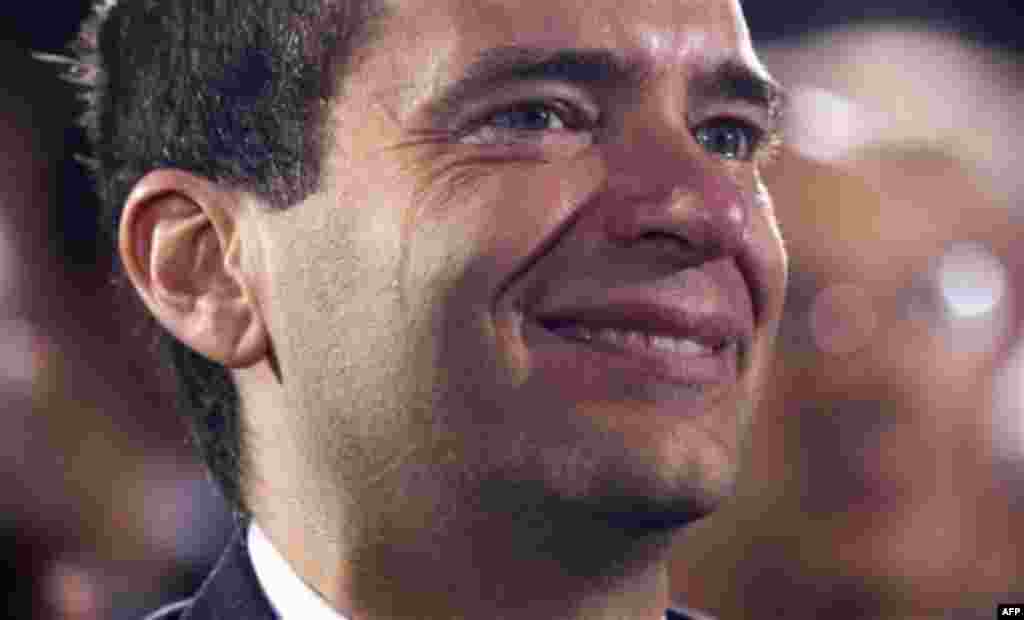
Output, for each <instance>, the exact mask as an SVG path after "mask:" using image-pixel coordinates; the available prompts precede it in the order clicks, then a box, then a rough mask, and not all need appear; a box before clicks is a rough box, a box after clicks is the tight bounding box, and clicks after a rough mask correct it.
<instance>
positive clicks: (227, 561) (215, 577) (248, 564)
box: [146, 527, 702, 620]
mask: <svg viewBox="0 0 1024 620" xmlns="http://www.w3.org/2000/svg"><path fill="white" fill-rule="evenodd" d="M245 534H246V530H245V528H244V527H240V528H238V531H236V532H235V535H234V537H233V538H232V540H231V542H230V543H228V546H227V549H225V551H224V555H222V556H221V558H220V560H219V561H218V562H217V565H216V566H215V567H214V569H213V571H212V572H211V573H210V576H209V577H207V578H206V581H205V582H203V585H202V586H201V587H200V588H199V592H197V593H196V595H195V596H194V597H193V598H191V599H188V600H184V601H180V602H178V603H174V604H173V605H168V606H166V607H163V608H162V609H159V610H157V611H156V612H154V613H153V614H151V615H149V616H148V617H147V618H146V620H278V617H277V616H276V615H275V614H274V610H273V608H272V607H271V606H270V601H268V600H267V597H266V596H265V595H264V594H263V588H262V587H261V586H260V583H259V581H258V580H257V578H256V573H255V572H254V571H253V568H252V561H251V560H250V559H249V547H248V543H247V537H246V535H245ZM701 619H702V617H701V616H700V615H694V614H691V613H690V612H688V611H682V610H678V609H668V610H666V611H665V620H701ZM289 620H301V619H300V618H294V619H293V618H289Z"/></svg>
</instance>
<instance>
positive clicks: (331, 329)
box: [243, 0, 785, 525]
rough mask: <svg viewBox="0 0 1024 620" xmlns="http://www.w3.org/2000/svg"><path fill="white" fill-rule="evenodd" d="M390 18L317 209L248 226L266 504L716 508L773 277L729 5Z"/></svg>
mask: <svg viewBox="0 0 1024 620" xmlns="http://www.w3.org/2000/svg"><path fill="white" fill-rule="evenodd" d="M400 5H401V6H399V7H396V8H395V10H394V14H393V15H392V16H389V17H388V18H387V22H386V25H385V26H384V29H383V32H382V34H381V38H380V39H379V40H377V41H375V42H374V43H372V44H371V45H370V47H369V49H368V50H367V51H366V56H365V61H364V62H363V63H362V64H360V65H359V69H358V70H357V71H356V72H355V74H354V75H353V76H351V77H350V78H347V79H346V82H345V86H344V91H345V92H344V93H343V95H342V96H340V97H339V98H338V99H337V100H335V101H332V102H331V106H332V107H331V118H330V119H329V121H328V128H329V130H330V132H331V135H332V137H331V142H330V147H329V149H328V156H327V159H326V162H325V170H324V178H323V183H322V188H321V191H320V192H319V193H317V194H316V195H313V196H311V197H310V198H309V199H307V200H305V201H304V202H302V203H300V204H298V205H296V206H294V207H293V208H291V209H289V210H287V211H285V212H283V213H269V212H267V213H262V214H260V215H259V216H258V217H257V218H256V220H255V222H254V223H252V224H250V225H249V228H248V230H247V231H246V234H248V235H252V236H253V238H256V237H258V238H259V239H260V244H261V248H262V249H261V251H260V252H259V253H255V254H250V255H249V256H248V257H247V260H249V261H250V263H251V264H252V265H257V266H258V267H259V269H257V271H259V272H261V273H263V274H264V277H262V278H261V279H260V282H259V283H258V291H259V296H260V305H261V307H262V309H263V312H264V315H265V317H266V323H267V326H268V330H269V333H270V337H271V340H272V347H273V350H274V354H275V356H276V358H277V361H278V363H279V365H280V371H281V377H282V380H283V386H284V402H285V405H284V406H283V407H280V408H279V409H280V410H281V411H280V413H281V414H283V415H278V414H277V413H270V412H265V411H263V410H261V409H260V404H259V403H255V404H254V405H253V407H252V410H251V412H250V413H249V415H250V416H251V418H252V426H253V429H254V430H253V432H254V433H255V442H256V443H257V444H260V443H263V444H264V445H268V446H274V447H275V448H276V450H268V451H266V454H262V455H261V456H259V457H257V459H256V461H257V462H258V463H260V466H259V467H260V469H261V472H260V473H261V474H262V477H264V478H266V479H268V480H270V479H276V480H278V481H280V480H281V478H282V477H284V478H289V481H288V486H289V488H288V489H282V488H280V482H278V483H275V482H269V483H268V484H269V485H270V486H271V487H274V488H272V489H270V490H269V492H272V493H275V494H278V495H277V496H278V497H280V494H281V493H285V494H287V495H288V496H289V497H294V498H296V501H299V502H309V501H316V502H320V503H321V504H328V503H330V500H328V499H327V498H335V497H337V498H340V497H348V498H349V499H354V500H357V501H358V502H359V505H360V506H362V507H363V508H364V509H366V510H373V511H376V516H375V518H377V519H379V518H380V516H381V514H382V513H388V514H391V515H392V516H395V515H399V514H400V515H402V516H401V517H397V516H396V517H395V518H401V519H405V520H407V521H408V520H410V519H412V520H415V519H417V518H419V517H418V516H417V515H418V514H419V513H418V512H417V509H416V503H417V501H418V498H420V497H440V496H444V497H446V498H449V499H450V498H451V497H452V496H451V495H446V493H448V492H451V493H456V494H458V493H463V492H465V495H467V497H463V498H461V499H464V500H468V498H469V497H470V496H471V497H472V498H473V499H477V495H479V493H480V489H481V488H483V487H484V486H486V485H487V483H489V482H495V481H508V484H509V486H510V487H511V485H512V484H514V483H515V484H518V483H523V484H527V485H536V486H538V487H539V488H541V489H542V492H543V493H544V494H545V495H550V496H552V497H556V498H559V499H562V500H570V499H576V500H580V501H583V502H586V505H588V506H594V507H595V508H597V509H607V510H609V511H611V512H616V511H618V510H619V509H621V510H622V511H623V512H634V513H637V514H639V515H641V516H642V515H643V513H644V512H645V511H647V512H648V513H649V514H651V515H653V517H654V518H656V519H662V518H665V517H667V518H668V519H669V520H670V521H671V520H679V519H681V518H683V517H684V516H685V517H686V518H692V517H693V516H695V515H701V514H704V513H705V512H706V511H708V510H710V509H711V508H712V507H713V506H714V505H715V504H716V503H717V501H718V500H719V499H720V498H721V497H723V495H725V494H727V492H728V490H729V488H730V486H731V483H732V480H733V473H734V469H735V467H736V458H737V452H738V447H739V440H740V437H741V435H742V432H741V431H742V429H743V427H744V422H745V420H746V417H747V415H748V414H749V411H750V409H751V407H752V406H753V404H754V401H755V393H756V391H757V385H756V384H757V377H758V376H759V374H760V370H761V368H762V367H763V365H764V363H765V361H766V359H767V357H768V353H769V349H770V345H771V339H772V338H773V334H774V330H775V326H776V323H777V321H778V318H779V314H780V311H781V303H782V291H783V289H784V279H785V255H784V252H783V248H782V246H781V243H780V238H779V234H778V231H777V229H776V227H775V223H774V216H773V214H772V208H771V204H770V202H769V199H768V196H767V195H766V193H765V190H764V188H763V187H762V185H761V183H760V180H759V176H758V170H757V163H756V160H757V155H756V154H755V153H753V152H752V151H756V150H758V149H760V148H761V147H760V146H758V144H759V143H762V142H767V140H768V138H767V134H769V133H771V131H772V130H773V129H774V121H773V118H772V114H771V111H770V109H769V108H770V105H767V104H770V101H769V99H771V92H770V89H769V88H768V87H767V85H766V84H762V83H761V82H759V81H758V80H759V79H762V78H763V77H764V72H763V69H762V68H761V66H760V64H759V63H758V61H757V60H756V58H755V56H754V52H753V50H752V48H751V45H750V41H749V37H748V34H747V31H746V27H745V24H744V23H743V19H742V17H741V14H740V9H739V7H738V5H737V3H736V2H734V1H732V0H671V1H669V0H665V1H662V0H650V1H646V2H642V3H623V2H621V1H620V0H586V1H584V0H548V1H546V2H530V3H523V2H521V1H519V0H493V1H487V0H430V1H427V0H410V1H403V2H401V3H400ZM567 50H571V52H567ZM580 51H583V52H585V53H583V54H578V52H580ZM556 55H561V60H563V61H564V62H546V61H549V60H551V59H552V58H554V57H555V56H556ZM513 65H514V67H513ZM620 73H621V75H620ZM467 75H472V76H475V79H472V80H471V81H470V82H466V81H464V78H466V76H467ZM761 134H765V137H764V138H763V139H762V137H761ZM698 138H699V139H698ZM748 143H749V144H748ZM748 147H750V148H751V150H750V151H748ZM602 328H619V329H622V330H634V331H643V332H647V333H646V334H636V333H634V334H628V333H627V332H625V331H605V332H602V331H601V329H602ZM652 332H653V335H659V334H661V335H664V336H672V338H670V339H659V338H654V339H653V344H652V342H651V340H652V339H651V338H649V336H651V335H652ZM244 394H245V393H244V392H243V398H244ZM282 446H289V447H288V449H286V450H284V449H282ZM271 452H275V454H278V456H268V455H269V454H270V453H271ZM282 453H284V454H287V455H288V456H280V454H282ZM272 459H278V460H276V461H274V460H272ZM285 472H287V473H285ZM502 484H504V482H502ZM499 486H500V485H499ZM371 497H372V498H373V499H372V500H371V499H370V498H371ZM480 497H483V496H480ZM310 498H317V499H315V500H310ZM480 501H481V502H482V503H483V502H484V501H486V500H482V499H481V500H480ZM368 506H373V508H367V507H368ZM321 508H322V509H326V510H330V509H329V508H325V507H324V506H321ZM435 508H436V507H435ZM484 508H486V507H484ZM314 512H315V511H314ZM317 514H320V513H319V512H317ZM411 522H412V523H415V521H411ZM415 524H417V525H420V524H419V523H415Z"/></svg>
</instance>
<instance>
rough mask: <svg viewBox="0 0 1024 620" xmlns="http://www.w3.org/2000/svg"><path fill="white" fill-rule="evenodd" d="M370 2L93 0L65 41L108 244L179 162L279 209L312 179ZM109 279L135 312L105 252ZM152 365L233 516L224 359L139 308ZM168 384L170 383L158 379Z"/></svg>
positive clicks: (117, 263)
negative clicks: (131, 209) (133, 197)
mask: <svg viewBox="0 0 1024 620" xmlns="http://www.w3.org/2000/svg"><path fill="white" fill-rule="evenodd" d="M381 8H382V7H381V6H380V5H379V4H378V2H376V1H375V0H244V1H241V0H122V1H121V2H118V1H117V0H102V1H101V2H100V3H99V4H98V5H97V6H96V7H95V12H94V14H93V15H92V16H91V17H90V18H88V19H87V20H86V21H85V23H84V24H83V25H82V29H81V32H80V34H79V37H78V40H77V41H76V42H75V43H74V44H73V45H72V49H73V51H74V53H75V55H76V57H77V60H75V61H74V62H72V64H71V66H72V69H71V71H70V72H69V74H68V79H69V80H70V81H72V82H74V83H76V84H78V85H80V86H81V87H82V89H83V90H82V96H83V99H84V101H85V103H86V105H87V108H86V111H85V113H84V115H83V117H82V125H83V126H84V128H85V130H86V132H87V133H88V136H89V142H90V146H91V150H92V152H91V157H90V158H89V159H87V160H85V161H86V163H87V164H88V165H89V167H91V168H92V171H93V177H94V179H95V181H96V187H97V191H98V193H99V197H100V200H101V202H102V204H103V207H102V217H101V220H102V223H101V227H100V228H101V236H102V237H103V238H104V241H105V243H106V244H107V247H110V248H116V247H117V243H116V240H117V230H118V225H119V222H120V219H121V213H122V211H123V207H124V202H125V200H126V198H127V196H128V194H129V192H130V191H131V189H132V187H133V186H134V185H135V183H137V182H138V180H139V179H140V178H141V177H142V176H143V175H144V174H145V173H147V172H149V171H150V170H153V169H156V168H170V167H173V168H178V169H183V170H188V171H190V172H193V173H195V174H199V175H202V176H204V177H206V178H209V179H212V180H215V181H217V182H219V183H224V184H229V185H231V186H234V187H240V188H243V189H245V190H247V191H250V192H253V193H255V194H256V195H258V196H260V197H261V198H264V199H265V200H266V202H267V204H269V205H270V208H273V209H284V208H286V207H288V206H290V205H292V204H295V203H296V202H298V201H299V200H301V199H302V198H304V197H305V196H307V195H308V194H309V193H310V192H311V191H313V190H314V189H315V188H316V185H317V181H318V179H319V176H320V161H321V149H322V148H323V147H324V144H325V141H324V135H325V133H326V129H327V128H326V127H325V120H326V119H325V111H326V107H327V102H328V101H329V100H330V99H331V98H332V96H335V95H338V94H340V93H339V87H340V85H341V84H340V82H341V80H343V78H344V77H345V76H346V75H347V74H348V73H350V72H351V71H352V70H353V69H354V68H355V67H354V65H355V62H356V61H355V56H356V53H357V52H358V51H360V50H362V49H363V48H364V47H365V45H366V44H367V43H368V42H369V41H370V40H371V39H372V38H373V34H374V31H375V27H376V25H377V24H379V23H380V19H379V18H380V17H381V16H382V15H383V13H382V11H381ZM110 281H111V284H112V285H113V286H114V287H115V291H116V292H117V293H118V294H119V295H123V296H124V298H125V301H129V300H130V301H129V303H132V304H133V305H135V307H136V308H138V309H141V308H143V306H142V304H141V300H140V299H139V297H138V296H137V295H135V294H134V292H133V291H132V287H131V286H129V285H128V279H127V277H126V276H125V272H124V266H123V264H122V262H121V260H120V257H119V255H118V253H117V251H116V250H115V251H114V260H113V271H112V274H111V279H110ZM143 314H144V315H145V316H147V317H148V319H146V323H145V325H144V326H143V328H144V333H145V335H146V337H147V338H149V344H150V347H151V349H152V350H153V351H154V352H155V353H156V356H157V360H158V362H159V365H158V366H159V367H158V368H157V372H158V373H159V374H160V375H161V377H162V378H163V380H164V381H165V382H173V384H175V387H174V388H173V390H174V392H175V395H176V399H177V406H178V409H179V410H180V411H181V413H182V415H183V416H184V417H185V418H186V420H187V421H188V423H189V427H190V431H191V434H192V438H193V442H194V444H195V446H196V448H197V449H198V451H199V453H200V455H201V456H202V458H203V460H204V461H205V463H206V466H207V468H208V470H209V472H210V475H211V476H212V478H213V480H214V481H215V482H216V483H217V485H218V486H219V488H220V490H221V492H222V494H223V495H224V497H225V498H226V499H227V500H228V502H229V503H230V504H231V507H232V508H233V509H234V511H235V513H236V516H239V517H241V516H245V515H248V514H249V509H248V506H247V504H246V500H245V497H244V484H243V480H244V474H245V470H246V467H245V460H244V456H245V450H244V441H243V439H244V436H243V428H244V423H243V422H244V421H243V420H242V418H241V415H240V410H239V397H238V392H237V389H236V387H235V385H234V382H233V381H232V378H231V375H230V374H229V372H228V371H227V369H226V368H225V367H223V366H221V365H220V364H217V363H215V362H212V361H211V360H209V359H207V358H205V357H203V356H201V355H199V354H197V353H196V352H194V351H193V350H191V349H190V348H188V347H187V346H185V345H184V344H182V343H181V342H179V341H178V340H177V339H176V338H174V337H173V336H172V335H171V334H170V333H169V332H167V331H166V330H164V329H163V328H162V327H161V326H160V325H159V324H158V323H157V322H156V321H155V319H153V317H151V316H149V314H148V312H143ZM167 385H170V383H167Z"/></svg>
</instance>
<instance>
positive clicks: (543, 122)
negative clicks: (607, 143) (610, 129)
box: [464, 101, 589, 144]
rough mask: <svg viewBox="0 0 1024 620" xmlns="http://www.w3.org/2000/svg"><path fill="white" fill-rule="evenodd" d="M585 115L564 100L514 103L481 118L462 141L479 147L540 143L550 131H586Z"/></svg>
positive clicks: (465, 134)
mask: <svg viewBox="0 0 1024 620" xmlns="http://www.w3.org/2000/svg"><path fill="white" fill-rule="evenodd" d="M588 124H589V122H588V118H587V115H586V114H585V113H584V112H582V111H581V110H579V109H578V108H577V107H575V106H573V105H572V104H569V103H567V102H563V101H527V102H522V103H516V104H513V105H510V106H507V107H504V108H501V109H499V110H498V111H496V112H492V113H490V114H489V115H487V116H484V117H483V120H481V121H478V122H476V123H474V124H473V125H472V126H471V127H470V128H469V130H468V131H467V132H465V133H464V140H465V141H466V142H471V143H482V144H509V143H522V142H542V141H543V140H544V136H545V134H549V133H551V132H578V131H583V130H585V129H586V128H587V126H588Z"/></svg>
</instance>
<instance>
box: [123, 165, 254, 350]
mask: <svg viewBox="0 0 1024 620" xmlns="http://www.w3.org/2000/svg"><path fill="white" fill-rule="evenodd" d="M243 214H244V213H243V209H242V203H241V200H240V194H239V193H238V192H236V191H234V190H231V189H228V188H226V187H223V186H220V185H218V184H216V183H214V182H212V181H210V180H208V179H205V178H202V177H199V176H197V175H194V174H191V173H188V172H184V171H181V170H156V171H153V172H150V173H149V174H147V175H146V176H145V177H143V178H142V179H141V180H140V181H139V182H138V183H137V184H136V186H135V188H134V189H133V191H132V193H131V195H130V196H129V197H128V200H127V202H126V203H125V207H124V212H123V214H122V216H121V224H120V227H119V231H118V234H119V240H118V249H119V251H120V255H121V260H122V262H123V264H124V267H125V271H126V272H127V275H128V277H129V279H130V280H131V281H132V284H133V285H134V286H135V289H136V290H137V291H138V293H139V295H140V296H141V297H142V300H143V303H145V305H146V307H147V308H148V309H149V311H150V312H151V313H153V315H154V316H155V317H156V319H157V320H158V321H159V322H160V324H161V325H163V326H164V328H166V329H167V330H168V331H169V332H170V333H171V334H173V335H174V336H175V337H176V338H177V339H178V340H180V341H181V342H182V343H184V344H185V345H187V346H188V347H189V348H191V349H192V350H194V351H196V352H197V353H199V354H201V355H203V356H205V357H207V358H208V359H210V360H212V361H214V362H217V363H219V364H221V365H223V366H226V367H228V368H244V367H247V366H251V365H253V364H255V363H256V362H258V361H260V360H261V359H263V358H264V357H265V356H266V355H267V351H268V344H269V336H268V334H267V333H266V329H265V326H264V322H263V319H262V317H261V315H260V312H259V305H258V304H257V303H256V299H255V297H254V295H253V293H254V290H255V289H254V287H253V286H252V283H251V281H249V278H251V277H252V276H253V274H245V273H243V272H242V269H241V266H240V265H241V263H242V261H241V250H242V244H243V243H245V242H247V241H250V240H248V239H242V236H241V235H240V230H241V228H240V226H239V223H240V222H239V218H240V217H242V216H243ZM251 241H252V242H255V241H256V240H255V239H252V240H251Z"/></svg>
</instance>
